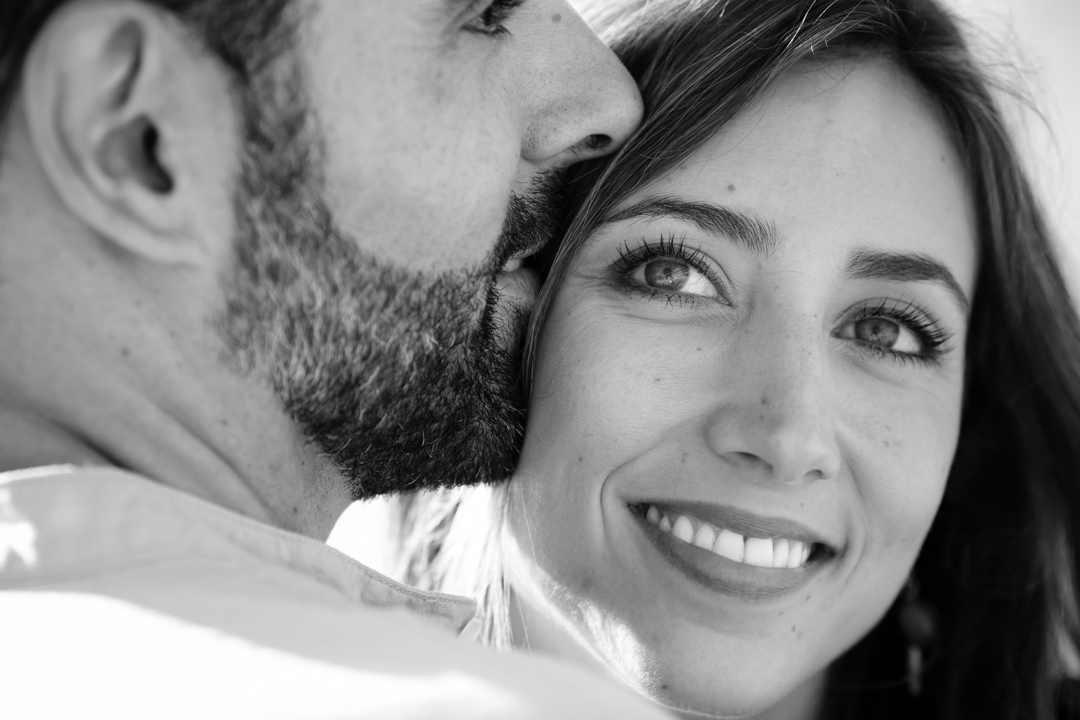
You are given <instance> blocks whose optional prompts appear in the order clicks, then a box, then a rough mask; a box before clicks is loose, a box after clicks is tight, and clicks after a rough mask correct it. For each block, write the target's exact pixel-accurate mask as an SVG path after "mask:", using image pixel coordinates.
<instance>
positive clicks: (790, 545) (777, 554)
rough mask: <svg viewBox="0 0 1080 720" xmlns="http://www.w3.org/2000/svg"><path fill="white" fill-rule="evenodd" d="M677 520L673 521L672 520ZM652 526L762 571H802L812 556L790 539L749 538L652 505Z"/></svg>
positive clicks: (649, 513)
mask: <svg viewBox="0 0 1080 720" xmlns="http://www.w3.org/2000/svg"><path fill="white" fill-rule="evenodd" d="M672 517H674V518H675V519H674V521H672V519H671V518H672ZM645 519H646V520H648V521H649V524H651V525H655V526H656V527H658V528H660V530H661V531H663V532H665V533H667V534H668V535H673V536H675V537H676V538H678V539H679V540H682V541H683V542H684V543H687V544H689V545H697V546H698V547H699V548H704V549H705V550H708V551H710V552H713V553H716V554H717V555H719V556H720V557H725V558H727V559H728V560H734V561H735V562H740V563H744V564H746V565H753V566H755V567H762V568H801V567H803V566H805V565H806V561H807V559H808V558H809V557H810V545H809V544H808V543H804V542H802V541H800V540H789V539H788V538H754V537H746V536H743V535H739V534H738V533H734V532H732V531H730V530H725V529H721V528H718V527H716V526H715V525H710V524H709V523H707V522H704V521H702V520H698V519H697V518H695V517H691V516H690V515H674V514H672V515H671V516H669V514H668V513H667V512H666V511H663V510H660V509H658V508H657V507H656V506H655V505H650V506H649V509H648V511H647V512H646V513H645Z"/></svg>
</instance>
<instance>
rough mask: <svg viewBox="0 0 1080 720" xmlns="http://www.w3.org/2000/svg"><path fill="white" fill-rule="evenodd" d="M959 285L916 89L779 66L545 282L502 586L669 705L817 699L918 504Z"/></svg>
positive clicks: (936, 164) (971, 257) (901, 577)
mask: <svg viewBox="0 0 1080 720" xmlns="http://www.w3.org/2000/svg"><path fill="white" fill-rule="evenodd" d="M975 269H976V250H975V240H974V229H973V222H972V210H971V203H970V200H969V197H968V189H967V187H966V185H965V181H964V176H963V172H962V170H961V165H960V162H959V159H958V157H957V155H956V153H955V151H954V150H953V148H952V145H951V143H950V140H949V138H948V137H947V135H946V133H945V131H944V130H943V128H942V126H941V124H940V122H939V121H938V119H937V117H936V115H935V112H934V111H933V110H932V109H931V106H930V104H929V102H928V101H927V100H926V99H924V98H923V96H922V95H921V94H920V92H919V91H918V90H917V89H916V87H915V86H914V84H913V83H912V82H911V81H910V80H908V79H907V77H906V76H904V75H902V74H901V73H900V71H898V70H896V69H895V68H894V67H893V66H891V65H890V64H887V63H886V62H884V61H863V62H860V63H858V64H855V65H852V64H851V63H848V64H847V65H846V66H843V67H842V66H841V65H840V64H833V65H829V66H827V67H824V68H819V69H803V68H800V69H798V70H796V71H793V72H790V73H788V75H787V76H785V77H784V78H783V79H782V80H781V81H780V82H779V83H778V84H777V86H776V87H775V88H774V89H773V90H771V91H770V92H769V94H768V97H767V98H766V99H765V100H764V101H763V102H762V103H760V104H759V105H758V106H757V107H756V109H753V110H751V111H749V112H747V113H745V114H744V115H743V116H741V117H740V118H739V119H737V120H735V121H734V122H732V123H730V124H729V125H728V126H727V127H726V128H725V130H724V131H723V132H722V133H721V134H720V135H718V136H717V137H715V138H713V140H712V141H711V142H709V143H708V144H707V145H706V146H705V147H704V148H702V149H701V150H700V151H699V152H697V153H696V154H695V155H693V156H692V157H691V158H690V159H689V160H687V161H686V162H685V163H683V164H682V165H680V166H679V167H677V168H676V169H675V170H673V171H672V172H671V173H670V174H668V175H667V176H665V177H663V178H662V179H660V180H659V181H657V182H655V183H653V184H652V185H650V186H648V187H645V188H642V189H640V190H638V191H637V192H635V193H634V194H633V195H631V196H629V197H627V198H625V200H623V201H622V202H621V203H620V204H619V205H618V206H617V208H616V211H615V212H614V213H613V214H612V215H611V216H610V217H609V218H607V221H606V222H605V224H604V225H602V226H601V227H600V229H599V230H597V231H596V233H595V234H594V235H593V236H592V237H591V238H590V239H589V240H588V241H587V243H586V244H585V245H584V246H583V247H582V248H581V250H580V251H579V253H578V256H577V257H576V259H575V261H574V263H572V267H571V270H570V272H569V275H568V276H567V277H566V278H565V280H564V281H563V284H562V285H561V287H560V288H559V289H558V292H557V296H556V298H555V300H554V304H553V307H552V310H551V314H550V315H549V320H548V321H547V324H546V325H545V328H544V334H543V339H542V342H541V346H540V348H539V355H538V365H537V376H536V382H535V387H534V392H533V404H532V407H531V410H530V415H529V426H528V433H527V436H526V441H525V449H524V453H523V455H522V458H521V462H520V465H519V469H518V472H517V474H516V475H515V478H514V482H513V483H512V484H511V492H512V495H511V514H510V523H511V524H510V528H511V536H512V541H511V543H510V546H511V548H510V549H511V552H512V553H514V554H515V555H516V557H514V558H513V562H512V567H514V568H516V569H515V570H514V572H515V573H516V575H515V576H514V578H513V580H514V582H515V584H516V586H517V588H518V591H519V593H521V594H523V595H524V596H525V599H526V602H527V603H528V604H532V605H534V606H539V607H541V608H544V606H545V605H546V606H547V609H550V612H551V614H552V617H553V618H557V619H558V620H559V621H560V622H561V623H562V624H563V625H565V626H566V627H568V628H570V629H571V631H572V633H573V634H574V635H576V636H577V637H578V639H579V640H580V641H582V642H583V643H584V644H585V645H586V646H588V647H589V648H591V649H592V650H593V651H594V652H595V654H597V655H598V656H599V657H600V658H601V659H602V660H603V661H604V662H605V663H606V664H607V665H608V666H610V667H611V668H612V669H613V670H614V671H615V672H616V673H617V674H619V675H620V676H622V677H623V678H624V679H626V680H627V681H628V682H630V683H631V684H632V685H634V686H635V687H637V688H638V689H640V690H641V691H643V692H645V693H646V694H648V695H650V696H651V697H653V698H655V699H657V700H658V701H660V702H663V703H665V704H667V705H669V706H675V707H682V708H690V709H697V710H701V711H710V712H714V713H724V714H727V713H735V712H755V711H760V710H763V709H766V708H769V707H772V706H773V705H774V704H776V703H778V702H779V701H781V700H782V699H784V698H785V697H788V696H789V695H790V694H791V693H792V692H793V691H794V690H795V689H796V688H798V687H800V686H801V687H803V688H806V687H808V686H812V685H813V679H814V678H815V677H818V676H820V673H822V671H823V670H824V669H825V668H826V666H827V665H828V663H830V662H831V661H833V660H834V659H836V658H837V657H838V656H839V655H840V654H841V653H843V652H844V651H845V650H847V649H848V648H850V647H851V646H852V645H853V644H854V643H855V642H856V641H857V640H858V639H859V638H860V637H862V636H863V635H865V634H866V633H867V632H868V631H869V630H870V628H871V627H872V626H873V625H874V624H875V623H877V622H878V620H879V619H880V618H881V617H882V615H883V614H884V613H885V611H886V610H887V609H888V607H889V605H890V604H891V602H892V601H893V599H894V597H895V596H896V595H897V592H898V591H899V590H900V588H901V587H902V585H903V584H904V582H905V580H906V578H907V577H908V574H909V571H910V569H911V566H912V564H913V563H914V561H915V557H916V555H917V554H918V552H919V548H920V546H921V544H922V542H923V539H924V538H925V536H926V533H927V531H928V529H929V527H930V524H931V521H932V520H933V518H934V514H935V513H936V511H937V508H938V505H939V503H940V499H941V495H942V491H943V489H944V487H945V480H946V476H947V474H948V472H949V467H950V464H951V462H952V458H953V453H954V450H955V447H956V442H957V434H958V430H959V424H960V409H961V396H962V390H963V384H964V342H965V335H966V330H967V304H968V301H969V300H970V298H971V293H972V286H973V282H974V275H975ZM547 609H545V612H547ZM544 617H545V620H546V615H545V616H544ZM896 652H897V654H898V657H899V656H900V654H901V653H902V652H903V649H902V648H899V647H898V648H897V650H896Z"/></svg>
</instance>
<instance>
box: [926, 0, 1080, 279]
mask: <svg viewBox="0 0 1080 720" xmlns="http://www.w3.org/2000/svg"><path fill="white" fill-rule="evenodd" d="M946 2H947V4H948V5H950V6H952V7H953V8H954V9H955V10H956V12H957V13H958V14H959V15H960V16H961V17H963V18H965V19H966V20H968V21H970V22H971V23H973V25H974V26H975V28H976V29H977V33H976V36H975V38H974V39H975V41H976V44H977V45H978V46H979V47H980V48H981V49H982V50H983V51H984V52H986V53H987V54H986V57H987V58H989V61H990V62H992V63H993V64H994V66H995V67H997V68H999V72H998V74H999V75H1002V76H1003V77H1005V79H1006V80H1010V79H1011V80H1013V81H1017V80H1018V81H1019V82H1021V83H1022V84H1023V87H1022V88H1021V89H1022V90H1024V91H1025V92H1027V93H1028V94H1029V95H1030V96H1031V98H1032V100H1033V101H1034V102H1035V105H1036V107H1037V109H1038V111H1039V112H1040V113H1041V114H1042V116H1043V118H1042V119H1040V118H1039V117H1037V116H1033V115H1031V114H1030V113H1029V114H1027V115H1026V116H1022V117H1018V118H1017V126H1018V133H1019V136H1020V139H1021V142H1022V143H1023V147H1024V149H1025V150H1026V151H1027V157H1028V167H1029V170H1030V171H1031V174H1032V178H1033V179H1034V181H1035V182H1036V184H1037V187H1038V188H1039V189H1040V190H1041V192H1042V197H1043V201H1044V204H1045V207H1046V211H1047V214H1048V216H1049V218H1050V221H1051V223H1052V225H1053V227H1054V229H1055V231H1056V233H1057V237H1058V240H1059V242H1060V244H1061V247H1062V253H1061V254H1062V260H1063V261H1064V263H1065V265H1066V271H1067V272H1068V273H1069V276H1070V279H1071V280H1072V286H1073V294H1074V297H1076V298H1080V38H1078V35H1080V0H946Z"/></svg>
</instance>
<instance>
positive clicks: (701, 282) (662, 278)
mask: <svg viewBox="0 0 1080 720" xmlns="http://www.w3.org/2000/svg"><path fill="white" fill-rule="evenodd" d="M631 278H632V279H633V280H634V281H636V282H638V283H640V284H641V285H644V286H646V287H650V288H656V289H657V290H664V291H667V292H679V293H685V294H687V295H700V296H701V297H707V298H712V297H716V296H717V295H718V294H719V293H718V292H717V291H716V287H715V286H714V285H713V283H712V281H711V280H709V278H707V277H705V274H704V273H702V272H701V271H700V270H697V269H695V268H694V267H693V266H692V265H688V264H687V263H685V262H682V261H680V260H673V259H668V258H664V259H660V260H650V261H649V262H645V263H642V264H641V265H639V266H638V267H637V269H636V270H634V272H633V274H632V275H631Z"/></svg>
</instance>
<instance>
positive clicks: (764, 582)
mask: <svg viewBox="0 0 1080 720" xmlns="http://www.w3.org/2000/svg"><path fill="white" fill-rule="evenodd" d="M627 509H628V511H629V513H630V515H631V517H633V519H634V520H635V522H636V525H637V527H638V528H639V529H640V530H641V532H642V534H643V535H644V536H645V538H646V539H647V540H648V541H649V544H650V545H652V547H653V548H654V549H655V550H656V551H657V552H658V553H659V555H660V556H661V557H662V558H663V559H664V560H665V561H667V562H668V563H669V564H670V565H672V566H673V567H675V569H676V570H678V571H680V572H681V573H682V574H683V575H685V576H686V577H688V578H689V579H690V580H692V581H694V582H696V583H697V584H699V585H704V586H705V587H707V588H709V589H710V590H715V591H717V592H721V593H724V594H727V595H734V596H736V597H740V598H744V599H747V600H757V601H762V600H769V599H772V598H780V597H784V596H787V595H789V594H791V593H793V592H795V591H797V590H799V589H800V588H801V587H802V586H804V585H805V584H806V583H808V582H809V581H810V579H811V578H812V577H813V576H814V575H815V574H816V572H817V571H818V570H819V569H820V566H821V564H822V562H827V561H818V562H814V563H811V564H810V565H807V566H805V567H801V568H760V567H755V566H753V565H747V564H745V563H740V562H735V561H734V560H729V559H728V558H725V557H721V556H720V555H717V554H715V553H713V552H710V551H708V550H704V549H702V548H699V547H697V546H696V545H691V544H689V543H685V542H683V541H682V540H679V539H678V538H676V537H673V536H671V535H669V534H667V533H665V532H663V531H662V530H660V529H658V528H656V527H653V525H651V524H650V523H649V522H648V520H646V519H645V518H644V517H642V516H641V514H640V513H638V512H636V511H634V510H633V509H632V508H627Z"/></svg>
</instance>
